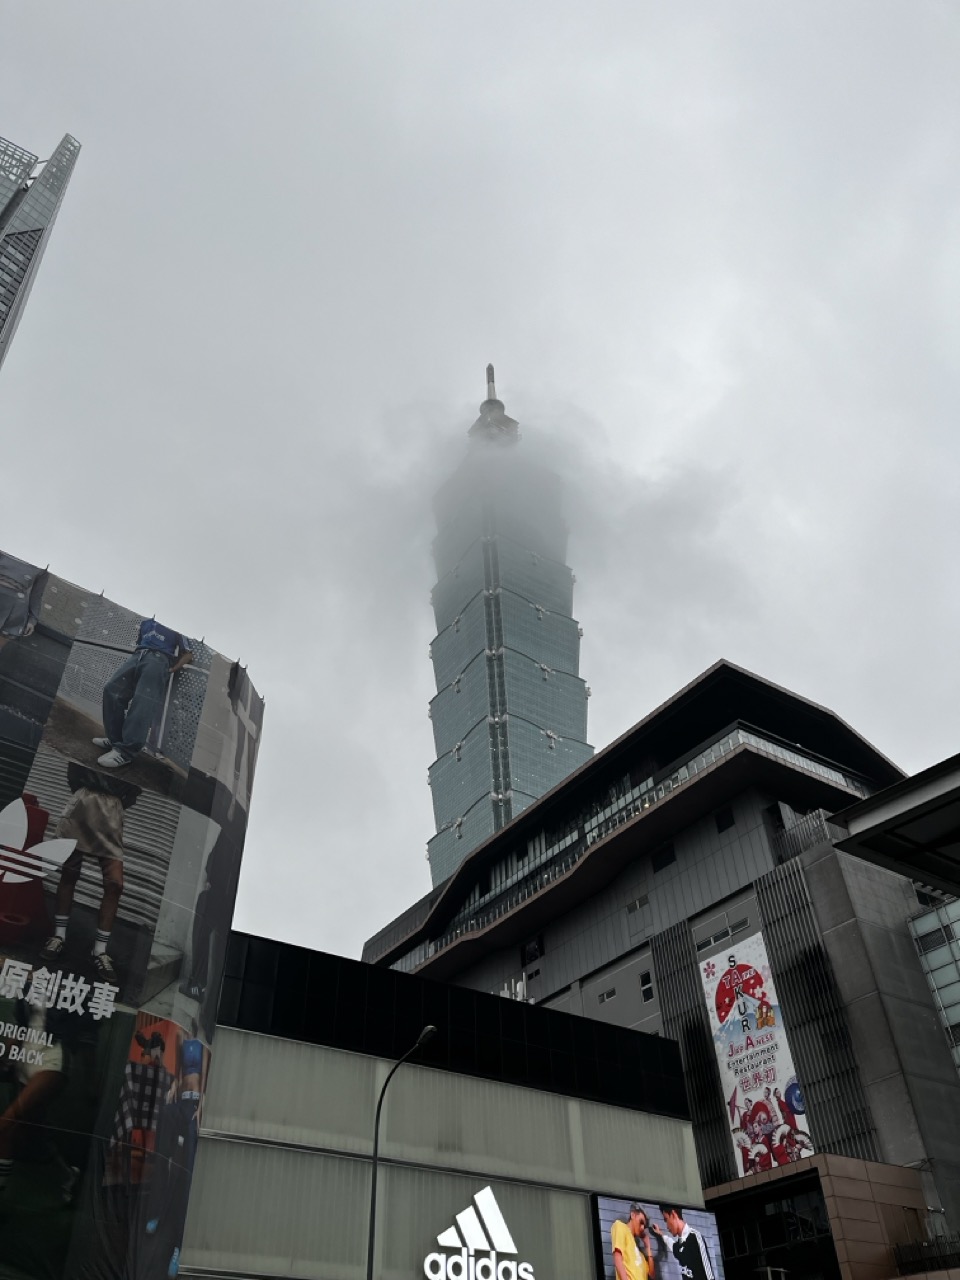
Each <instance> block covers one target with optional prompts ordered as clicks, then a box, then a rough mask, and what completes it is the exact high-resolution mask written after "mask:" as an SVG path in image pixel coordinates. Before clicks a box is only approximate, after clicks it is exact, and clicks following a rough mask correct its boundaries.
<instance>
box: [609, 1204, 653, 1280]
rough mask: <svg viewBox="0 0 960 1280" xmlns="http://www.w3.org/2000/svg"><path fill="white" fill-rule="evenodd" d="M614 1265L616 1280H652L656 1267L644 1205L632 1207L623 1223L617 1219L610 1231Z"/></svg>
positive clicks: (620, 1219)
mask: <svg viewBox="0 0 960 1280" xmlns="http://www.w3.org/2000/svg"><path fill="white" fill-rule="evenodd" d="M610 1244H611V1247H612V1249H613V1265H614V1269H615V1270H616V1273H617V1280H653V1273H654V1263H653V1255H652V1253H651V1249H650V1235H649V1232H648V1230H647V1214H646V1210H645V1209H644V1208H643V1206H642V1205H639V1204H632V1205H631V1206H630V1211H629V1216H628V1218H627V1221H626V1222H624V1221H623V1219H622V1218H617V1219H616V1220H615V1221H614V1224H613V1226H612V1227H611V1229H610Z"/></svg>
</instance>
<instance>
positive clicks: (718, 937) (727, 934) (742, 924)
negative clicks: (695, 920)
mask: <svg viewBox="0 0 960 1280" xmlns="http://www.w3.org/2000/svg"><path fill="white" fill-rule="evenodd" d="M720 920H725V921H726V924H725V925H724V926H723V927H722V928H720V929H717V930H716V931H715V932H714V933H712V934H710V935H709V936H707V937H703V938H699V939H697V950H698V951H708V950H709V949H710V947H713V946H716V945H717V943H719V942H723V941H724V940H725V939H727V938H733V937H735V935H736V934H738V933H743V931H744V929H748V928H749V927H750V920H749V917H748V916H742V917H741V918H740V919H739V920H734V921H732V922H731V920H730V917H729V916H728V915H727V913H726V912H724V913H723V915H722V916H714V918H713V919H712V920H711V921H709V922H708V924H707V927H708V928H709V927H711V926H713V925H716V924H719V922H720ZM700 927H701V928H702V927H703V926H700ZM694 937H695V938H696V932H695V933H694Z"/></svg>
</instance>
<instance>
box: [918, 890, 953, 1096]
mask: <svg viewBox="0 0 960 1280" xmlns="http://www.w3.org/2000/svg"><path fill="white" fill-rule="evenodd" d="M910 932H911V933H912V935H913V940H914V942H915V943H916V947H917V951H918V952H919V953H920V963H921V965H922V966H923V972H924V974H925V975H926V979H927V982H928V983H929V984H930V990H931V991H932V992H933V997H934V1003H935V1004H936V1007H937V1013H938V1014H939V1017H940V1022H941V1024H942V1025H943V1030H944V1033H945V1034H946V1037H947V1043H948V1044H949V1046H950V1052H951V1053H952V1055H953V1061H954V1063H955V1064H956V1067H957V1070H958V1071H960V898H958V899H955V900H954V901H953V902H947V903H945V904H944V905H943V906H941V907H934V909H933V910H932V911H925V912H924V913H923V914H922V915H918V916H917V918H916V919H915V920H911V922H910Z"/></svg>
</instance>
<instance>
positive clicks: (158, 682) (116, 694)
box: [103, 649, 170, 760]
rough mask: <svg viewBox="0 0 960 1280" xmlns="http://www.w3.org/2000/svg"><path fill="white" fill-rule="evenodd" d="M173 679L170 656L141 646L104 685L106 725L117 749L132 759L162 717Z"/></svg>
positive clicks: (106, 729)
mask: <svg viewBox="0 0 960 1280" xmlns="http://www.w3.org/2000/svg"><path fill="white" fill-rule="evenodd" d="M169 678H170V659H169V658H168V657H167V655H166V654H165V653H160V652H159V651H158V650H156V649H138V650H137V652H136V653H135V654H133V655H132V656H131V657H129V658H128V659H127V660H126V662H124V663H123V665H122V666H121V667H120V668H119V669H118V670H117V672H116V674H115V675H113V676H111V677H110V679H109V680H108V681H107V683H106V684H105V685H104V687H103V728H104V732H105V733H106V736H107V737H108V738H109V739H110V745H111V746H112V747H113V749H114V751H119V752H120V754H121V755H122V756H125V757H126V758H127V759H128V760H132V759H133V757H134V756H135V755H136V754H137V752H138V751H142V750H143V748H144V745H145V744H146V741H147V735H148V734H149V732H150V730H151V729H152V728H153V726H154V724H156V723H157V721H158V720H159V719H160V713H161V711H162V710H163V699H164V696H165V694H166V692H167V681H168V680H169Z"/></svg>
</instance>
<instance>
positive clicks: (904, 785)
mask: <svg viewBox="0 0 960 1280" xmlns="http://www.w3.org/2000/svg"><path fill="white" fill-rule="evenodd" d="M832 821H833V822H834V824H836V825H837V826H838V827H840V828H842V829H843V831H845V832H846V835H845V836H844V837H843V838H842V839H838V840H837V847H838V848H840V849H844V850H846V851H847V852H848V853H855V854H856V855H857V857H858V858H864V859H865V860H866V861H867V862H874V863H876V864H877V865H878V866H881V867H886V868H887V869H888V870H889V871H896V872H898V873H899V874H900V875H902V876H908V877H909V878H910V879H913V880H921V881H924V882H926V883H927V884H931V885H933V886H934V888H936V889H940V890H941V891H942V892H944V893H949V894H953V895H957V896H960V755H956V756H950V757H949V758H948V759H946V760H941V761H940V762H939V763H938V764H934V765H931V766H930V768H929V769H924V770H923V771H922V772H921V773H917V774H914V775H913V777H911V778H903V779H901V780H900V781H898V782H895V783H894V784H893V785H892V786H890V787H887V788H885V789H884V790H883V791H880V792H879V793H878V794H876V795H873V796H869V797H868V798H867V799H865V800H861V801H860V802H859V803H858V804H854V805H850V806H849V807H848V808H846V809H843V810H841V812H839V813H836V814H834V816H833V819H832Z"/></svg>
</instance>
